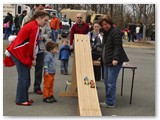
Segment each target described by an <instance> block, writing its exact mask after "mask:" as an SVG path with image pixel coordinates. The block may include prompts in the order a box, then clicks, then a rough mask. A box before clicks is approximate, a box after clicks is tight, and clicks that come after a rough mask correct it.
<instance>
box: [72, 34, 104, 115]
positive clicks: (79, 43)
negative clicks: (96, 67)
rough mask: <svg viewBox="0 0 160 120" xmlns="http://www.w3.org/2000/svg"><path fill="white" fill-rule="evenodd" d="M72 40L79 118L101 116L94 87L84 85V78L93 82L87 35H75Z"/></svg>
mask: <svg viewBox="0 0 160 120" xmlns="http://www.w3.org/2000/svg"><path fill="white" fill-rule="evenodd" d="M74 37H75V39H74V50H75V69H76V82H77V91H78V104H79V112H80V116H101V110H100V106H99V100H98V95H97V89H96V85H95V88H91V87H90V85H85V84H84V78H85V77H88V79H89V80H93V81H94V82H95V78H94V72H93V63H92V57H91V47H90V40H89V37H88V35H79V34H76V35H75V36H74Z"/></svg>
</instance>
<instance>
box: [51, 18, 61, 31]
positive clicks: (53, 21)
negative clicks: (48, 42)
mask: <svg viewBox="0 0 160 120" xmlns="http://www.w3.org/2000/svg"><path fill="white" fill-rule="evenodd" d="M50 27H51V29H54V30H58V29H59V19H58V18H52V19H51V22H50Z"/></svg>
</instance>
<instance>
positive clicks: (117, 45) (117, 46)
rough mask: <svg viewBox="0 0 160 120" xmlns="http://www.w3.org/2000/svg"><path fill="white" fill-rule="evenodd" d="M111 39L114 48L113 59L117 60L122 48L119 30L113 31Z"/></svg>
mask: <svg viewBox="0 0 160 120" xmlns="http://www.w3.org/2000/svg"><path fill="white" fill-rule="evenodd" d="M112 40H113V48H114V52H113V53H114V54H113V60H116V61H119V60H120V55H121V50H122V37H121V33H120V31H119V30H114V31H113V34H112Z"/></svg>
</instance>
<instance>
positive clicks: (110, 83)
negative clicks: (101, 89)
mask: <svg viewBox="0 0 160 120" xmlns="http://www.w3.org/2000/svg"><path fill="white" fill-rule="evenodd" d="M121 67H122V64H119V65H116V66H104V85H105V92H106V101H105V102H106V103H107V104H108V105H115V98H116V82H117V78H118V74H119V72H120V69H121Z"/></svg>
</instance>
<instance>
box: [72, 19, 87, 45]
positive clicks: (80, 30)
mask: <svg viewBox="0 0 160 120" xmlns="http://www.w3.org/2000/svg"><path fill="white" fill-rule="evenodd" d="M88 31H89V25H88V24H87V23H84V22H83V23H82V28H80V27H79V26H78V23H76V24H74V25H73V26H72V28H71V32H70V45H72V44H73V40H74V34H87V33H88Z"/></svg>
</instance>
